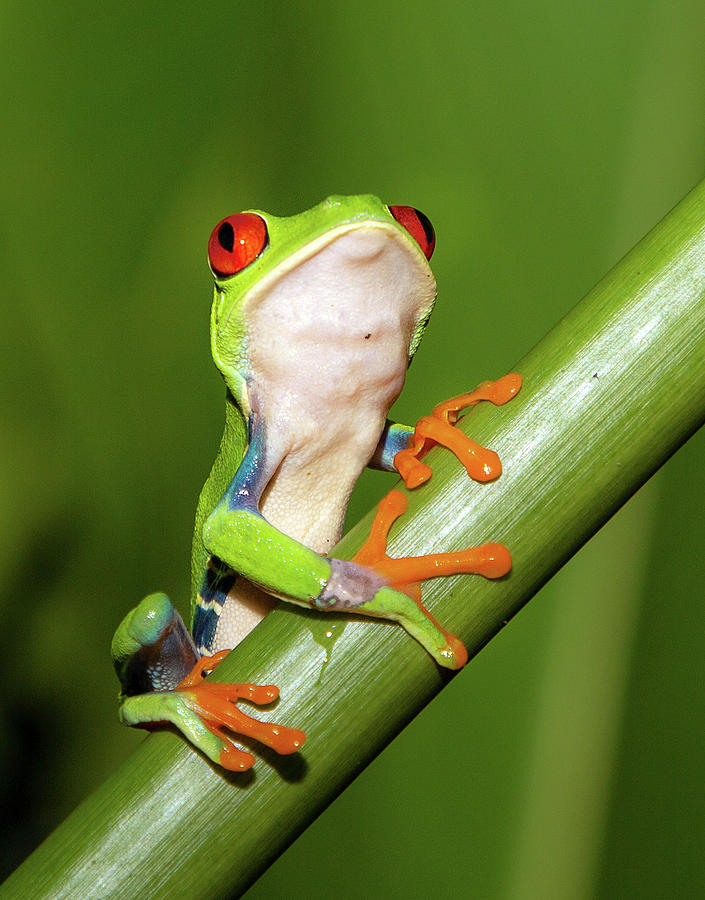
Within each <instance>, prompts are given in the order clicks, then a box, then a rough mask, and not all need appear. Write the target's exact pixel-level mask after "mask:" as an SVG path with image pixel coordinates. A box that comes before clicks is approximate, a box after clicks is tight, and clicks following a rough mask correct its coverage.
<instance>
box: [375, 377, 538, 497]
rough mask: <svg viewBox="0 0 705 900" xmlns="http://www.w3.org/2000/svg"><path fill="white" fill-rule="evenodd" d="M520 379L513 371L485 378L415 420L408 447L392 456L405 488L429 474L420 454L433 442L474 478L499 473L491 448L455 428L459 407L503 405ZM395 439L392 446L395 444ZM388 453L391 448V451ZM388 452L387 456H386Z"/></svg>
mask: <svg viewBox="0 0 705 900" xmlns="http://www.w3.org/2000/svg"><path fill="white" fill-rule="evenodd" d="M521 383H522V378H521V375H518V374H517V373H516V372H511V373H510V374H509V375H504V376H503V377H502V378H499V379H498V380H497V381H485V382H483V383H482V384H481V385H480V386H479V387H478V388H476V389H475V390H474V391H470V392H469V393H466V394H460V396H458V397H453V398H452V399H451V400H446V401H444V402H443V403H439V404H438V405H437V406H436V407H435V408H434V410H433V412H432V413H431V415H430V416H424V417H423V418H422V419H419V421H418V422H417V423H416V426H415V428H414V429H413V433H412V434H411V435H410V436H409V439H408V446H406V447H405V448H404V449H400V450H399V452H398V453H396V455H395V456H394V460H393V465H394V468H395V469H396V470H397V471H398V472H399V474H400V475H401V477H402V478H403V479H404V483H405V484H406V486H407V487H408V488H415V487H418V486H419V485H420V484H423V483H424V482H425V481H428V479H429V478H430V477H431V469H430V468H429V466H427V465H426V464H425V463H423V462H421V460H420V458H419V457H420V456H422V455H423V454H424V453H426V452H427V451H428V450H429V449H430V448H431V447H432V446H433V445H434V444H441V445H442V446H444V447H446V448H447V449H448V450H450V451H451V452H452V453H454V454H455V455H456V456H457V458H458V459H459V460H460V462H461V463H462V464H463V466H464V467H465V470H466V471H467V473H468V475H469V476H470V477H471V478H472V479H474V480H475V481H493V480H494V479H495V478H498V477H499V476H500V475H501V474H502V464H501V462H500V460H499V456H497V454H496V453H495V452H494V450H488V449H487V448H486V447H482V446H481V445H480V444H478V443H477V442H476V441H473V440H472V439H471V438H469V437H467V435H465V434H463V432H462V431H461V430H460V429H459V428H456V425H455V423H456V422H457V420H458V416H459V415H460V413H461V412H462V410H464V409H467V408H468V407H471V406H476V405H477V404H478V403H480V402H482V401H487V402H489V403H493V404H494V405H495V406H502V405H503V404H505V403H508V402H509V401H510V400H512V399H513V398H514V397H515V396H516V395H517V393H518V392H519V390H520V389H521ZM398 443H399V441H398V440H397V441H396V443H395V444H394V446H398ZM389 453H391V450H390V452H389ZM389 453H388V454H387V455H389Z"/></svg>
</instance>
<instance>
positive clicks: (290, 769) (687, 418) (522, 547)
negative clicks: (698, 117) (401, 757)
mask: <svg viewBox="0 0 705 900" xmlns="http://www.w3.org/2000/svg"><path fill="white" fill-rule="evenodd" d="M516 369H517V371H519V372H520V373H521V374H522V375H523V376H524V387H523V389H522V391H521V393H520V395H519V396H518V397H517V398H516V399H515V400H513V401H512V402H511V403H510V404H508V405H507V406H505V407H502V408H498V409H496V408H493V407H490V406H489V405H487V404H483V405H482V406H481V407H478V408H477V409H476V410H474V411H473V412H472V414H470V415H468V417H467V418H466V419H465V421H464V428H465V430H467V431H468V432H469V433H471V434H472V436H473V437H474V438H475V439H477V440H479V441H480V442H482V443H484V444H485V445H487V446H491V447H493V448H494V449H496V450H497V451H498V452H499V454H500V457H501V458H502V461H503V465H504V474H503V475H502V477H501V478H500V479H499V480H498V481H497V482H495V483H493V484H489V485H479V484H474V483H471V482H469V480H468V479H467V476H466V475H465V473H464V471H463V470H462V469H460V467H459V465H458V464H457V462H456V461H455V460H454V459H453V458H452V457H451V456H450V454H449V453H448V452H447V451H443V450H438V449H436V450H434V451H432V453H431V454H429V456H428V457H427V458H426V461H427V462H429V463H430V464H431V466H432V467H433V469H434V476H433V478H432V480H431V482H430V483H429V485H427V486H425V487H423V488H421V489H419V490H418V491H416V492H415V493H413V494H412V495H411V499H410V507H409V512H408V514H407V515H405V516H404V517H403V518H402V520H401V521H400V522H399V523H397V526H396V527H395V529H394V530H393V532H392V541H391V544H390V552H391V555H393V556H401V555H416V554H419V553H423V552H431V551H432V550H437V549H444V550H448V549H454V548H459V547H464V546H469V545H472V544H478V543H483V542H484V541H487V540H497V541H502V542H504V543H506V544H507V545H508V546H509V548H510V549H511V551H512V555H513V558H514V568H513V571H512V573H511V575H510V576H509V577H507V578H505V579H503V580H501V581H499V582H489V581H485V580H484V579H482V578H479V577H472V578H471V577H467V576H459V577H455V578H451V579H436V580H435V581H434V582H431V583H429V584H427V585H426V586H425V593H424V597H425V600H426V602H427V603H428V604H429V605H430V606H431V608H432V609H433V612H434V613H435V615H436V616H437V617H438V618H439V620H440V621H441V622H443V624H444V625H446V627H448V628H450V629H451V630H453V631H455V632H456V633H458V634H459V635H460V636H461V637H462V638H463V640H464V641H465V642H466V644H467V646H468V649H469V651H470V653H471V655H472V654H474V653H476V652H477V651H478V650H479V649H480V648H481V647H482V646H483V645H484V644H485V643H486V642H487V641H489V640H490V638H491V637H492V636H493V635H494V634H495V633H496V632H497V631H498V630H499V629H500V628H501V627H502V626H503V625H504V624H506V622H507V621H508V620H509V619H510V618H511V617H512V616H513V615H514V614H515V613H516V612H517V611H518V610H519V609H520V608H521V606H522V605H523V604H524V603H526V602H527V600H528V599H529V598H530V597H531V596H532V595H533V594H534V593H535V592H536V591H537V590H538V589H539V588H540V587H541V585H542V584H544V583H545V582H546V581H547V579H549V578H550V577H551V575H553V573H554V572H556V570H557V569H558V568H559V567H560V566H561V565H562V564H563V563H564V562H565V561H566V560H567V559H568V558H569V557H570V556H571V555H572V554H573V553H575V552H576V551H577V550H578V548H579V547H580V546H581V545H582V544H583V543H584V542H585V541H587V540H588V539H589V538H590V536H591V535H592V534H594V533H595V531H596V530H597V529H599V528H600V526H601V525H602V524H603V523H604V522H605V521H606V520H607V519H608V518H609V517H610V516H611V515H612V514H613V513H614V511H615V510H616V509H618V507H619V506H620V505H621V504H622V503H624V501H625V500H626V499H627V498H628V497H629V496H630V495H631V494H633V493H634V492H635V491H636V490H637V489H638V488H639V486H640V485H641V484H642V483H643V482H644V481H645V480H646V479H648V478H649V476H650V475H651V474H652V473H653V472H654V471H656V469H657V468H658V467H659V466H660V465H661V464H662V463H663V462H664V461H665V460H666V459H667V458H668V457H669V456H670V455H671V454H672V453H673V452H674V450H676V449H677V448H678V447H679V446H680V445H681V444H682V443H684V442H685V441H686V440H687V439H688V437H689V436H690V435H691V434H692V433H693V432H694V431H695V430H696V429H697V428H698V427H699V426H700V425H701V424H702V422H703V420H704V419H705V183H703V184H701V185H700V186H698V187H697V188H696V189H695V190H694V191H692V192H691V193H690V194H689V195H688V196H687V197H686V198H685V199H684V200H683V201H682V202H681V203H680V204H679V205H678V206H677V207H676V208H675V209H674V210H673V211H672V212H671V213H670V214H669V215H668V216H667V217H666V218H665V219H664V220H663V222H661V223H660V224H659V225H658V226H657V227H656V228H655V229H654V230H653V231H652V232H651V233H650V234H648V235H647V236H646V237H645V238H644V239H643V240H642V241H641V242H640V243H639V244H638V245H637V246H636V247H635V248H634V249H633V250H632V251H631V252H630V253H629V254H628V256H626V257H625V258H624V259H623V260H622V261H621V262H620V263H619V264H618V265H617V266H615V268H614V269H613V270H612V271H611V272H609V273H608V274H607V275H606V276H605V277H604V278H603V279H602V281H601V282H600V283H599V284H598V285H597V286H596V287H595V288H594V289H593V290H592V291H591V292H590V293H589V294H588V296H587V297H586V298H585V299H584V300H583V301H582V302H581V303H580V304H579V305H578V306H577V307H575V309H573V310H572V311H571V312H570V313H569V314H568V315H567V316H566V317H565V318H564V319H563V320H562V321H561V322H560V323H559V324H558V325H557V326H556V327H555V328H554V329H553V331H551V332H550V334H548V335H547V336H546V337H545V338H544V340H542V341H541V342H540V344H538V345H537V346H536V347H535V348H534V349H533V350H532V351H531V352H530V353H529V354H528V355H527V356H526V357H525V358H524V359H523V360H521V361H520V362H519V363H518V364H517V367H516ZM498 374H500V373H498ZM369 523H370V518H369V517H368V518H367V519H365V521H363V522H362V523H360V525H358V526H357V527H356V528H355V529H354V530H353V531H352V532H351V533H350V534H349V535H348V536H346V538H345V539H344V540H343V541H342V542H341V545H340V546H339V548H338V550H337V551H336V555H341V556H350V555H351V554H352V553H353V552H354V551H355V550H356V549H357V548H358V547H359V545H360V543H361V542H362V540H363V538H364V536H365V535H366V533H367V530H368V528H369ZM344 622H345V620H344V619H342V618H335V617H333V616H327V617H326V616H323V615H320V614H314V613H306V612H301V611H299V610H294V609H291V608H288V607H286V605H283V604H280V606H279V607H278V608H277V609H276V610H275V611H274V613H272V614H271V615H270V616H269V617H268V618H267V619H266V620H265V621H264V622H263V623H262V624H261V625H260V626H259V627H258V628H257V629H256V630H255V631H254V632H253V633H252V635H250V637H248V638H247V639H246V640H245V641H244V642H243V643H242V644H241V645H240V646H239V647H238V649H237V652H236V653H233V654H231V656H230V657H229V658H228V659H227V660H226V662H225V663H224V664H223V665H222V667H221V668H220V669H219V670H218V675H219V677H220V678H221V679H225V680H238V681H259V682H261V683H269V682H273V683H275V684H278V685H279V686H280V688H281V691H282V700H281V702H280V703H279V706H278V708H277V709H276V712H275V713H273V714H269V715H270V717H271V718H274V719H276V720H278V721H281V722H283V723H284V724H290V725H293V726H296V727H300V728H303V729H304V730H305V731H306V732H307V734H308V741H307V743H306V746H305V748H304V750H303V752H302V753H301V754H299V755H298V756H295V757H287V758H278V757H276V756H275V755H274V754H271V753H269V752H260V751H259V750H255V752H256V753H257V754H258V756H259V758H258V761H257V763H256V765H255V769H254V770H253V771H252V772H250V773H249V774H246V775H240V776H226V775H223V773H222V772H220V771H217V770H216V769H214V768H212V767H211V766H210V765H209V764H207V763H206V762H205V761H204V760H203V759H202V758H201V757H200V756H199V755H197V754H196V753H195V752H194V751H193V750H191V749H190V748H189V747H187V746H186V745H185V743H184V742H183V741H182V740H181V739H179V738H178V737H176V736H175V735H173V734H171V733H168V732H163V733H160V734H155V735H153V736H151V737H150V738H149V739H148V740H147V741H145V743H144V744H143V745H141V746H140V747H139V748H138V750H137V751H136V752H135V753H134V754H133V755H132V756H131V757H130V758H129V759H128V760H126V762H125V763H124V764H123V765H122V766H121V768H120V769H119V770H118V771H117V772H115V773H114V775H113V776H112V777H111V778H109V779H108V781H106V783H105V784H104V785H102V786H101V787H100V788H99V789H98V790H97V791H95V793H93V794H92V795H91V796H90V797H88V798H87V799H86V800H85V801H84V802H83V803H82V804H81V805H80V806H79V807H78V808H77V809H76V810H75V811H74V813H73V814H72V815H71V816H69V818H68V819H67V820H66V821H65V822H64V823H63V824H62V825H61V826H60V827H59V828H58V829H57V830H56V831H55V832H54V834H52V835H51V836H50V837H49V838H48V839H47V840H46V841H45V842H44V844H42V845H41V847H39V848H38V850H37V851H35V853H34V854H33V855H32V856H31V857H30V858H29V859H28V860H27V861H26V862H25V864H24V865H23V866H22V867H20V869H18V870H17V872H16V873H15V874H14V875H13V876H11V878H10V880H9V881H8V882H6V888H5V890H6V891H10V892H13V893H12V894H11V895H12V896H33V897H40V896H41V897H43V896H48V895H51V896H52V897H72V898H73V897H82V898H87V897H101V898H104V897H112V896H115V897H132V896H140V897H152V896H171V895H175V896H188V897H192V898H197V897H213V896H229V895H232V894H235V893H238V892H241V891H243V890H244V889H245V888H246V887H247V886H248V885H250V884H251V883H252V881H254V879H255V878H256V877H257V876H258V875H259V874H260V873H261V872H262V871H263V870H264V869H265V868H266V867H267V865H269V864H270V863H271V862H272V861H273V860H274V859H275V858H276V857H277V856H278V855H279V853H281V852H282V850H283V849H284V848H285V847H286V846H287V845H288V844H289V843H290V842H291V841H292V840H293V839H294V838H295V837H296V836H297V835H298V834H299V833H300V832H301V831H302V830H303V829H304V828H305V827H306V826H307V825H308V824H309V823H310V822H311V820H312V819H313V818H314V817H315V816H316V815H318V813H320V812H321V810H322V809H323V808H324V807H325V806H326V805H327V804H328V803H330V802H331V800H332V799H333V798H334V797H335V796H336V795H337V794H338V793H340V791H342V790H343V789H344V788H345V786H346V785H347V784H348V783H349V782H350V781H351V780H352V779H353V778H354V777H355V775H357V773H358V772H359V771H360V770H361V769H362V768H363V767H364V766H365V765H367V763H368V762H370V760H371V759H372V758H373V757H374V756H375V755H376V754H377V753H379V752H380V751H381V750H382V749H383V748H384V746H385V745H386V744H387V743H388V742H389V741H390V740H391V739H392V738H393V737H394V736H395V735H396V734H398V732H399V731H400V730H401V729H402V728H403V727H404V725H406V724H407V723H408V722H409V721H410V719H411V718H412V717H413V716H414V715H415V714H416V713H417V712H418V711H419V710H420V709H421V708H422V707H423V706H424V704H425V703H427V702H428V701H429V700H430V699H431V698H432V697H433V695H434V694H435V693H436V692H437V691H439V690H440V689H441V688H442V687H443V685H444V684H445V683H446V682H447V681H448V678H449V677H450V676H449V675H448V674H447V673H445V672H442V671H441V670H439V669H438V668H437V667H436V666H435V664H434V663H433V662H432V661H431V659H430V658H429V657H428V656H427V655H426V654H425V653H424V652H423V650H421V648H420V647H419V646H418V645H417V644H416V643H415V642H414V641H413V640H412V639H410V638H409V637H408V636H406V635H405V634H404V632H402V630H401V629H400V628H398V627H396V626H394V625H390V624H386V623H378V622H370V621H361V620H356V621H350V622H348V623H347V624H345V627H344V628H343V623H344ZM331 626H335V627H333V628H332V629H331ZM331 630H332V631H333V632H334V635H333V636H332V637H327V636H326V635H327V632H329V631H331ZM335 634H339V635H340V636H339V639H337V640H335ZM116 727H117V726H116ZM438 740H439V741H442V740H444V735H439V736H438ZM331 840H332V841H334V842H335V843H336V844H340V845H342V846H344V845H345V835H332V836H331Z"/></svg>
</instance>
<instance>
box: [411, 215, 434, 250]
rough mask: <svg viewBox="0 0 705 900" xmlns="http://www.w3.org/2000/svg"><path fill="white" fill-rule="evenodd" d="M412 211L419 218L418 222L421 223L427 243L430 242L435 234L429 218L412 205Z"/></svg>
mask: <svg viewBox="0 0 705 900" xmlns="http://www.w3.org/2000/svg"><path fill="white" fill-rule="evenodd" d="M414 212H415V213H416V215H417V216H418V218H419V222H420V223H421V227H422V228H423V232H424V234H425V235H426V240H427V241H428V242H429V244H432V243H433V242H434V240H435V238H436V235H435V232H434V230H433V225H431V220H430V219H429V217H428V216H427V215H425V214H424V213H422V212H421V210H420V209H416V207H414Z"/></svg>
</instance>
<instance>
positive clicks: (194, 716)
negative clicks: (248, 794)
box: [120, 650, 306, 772]
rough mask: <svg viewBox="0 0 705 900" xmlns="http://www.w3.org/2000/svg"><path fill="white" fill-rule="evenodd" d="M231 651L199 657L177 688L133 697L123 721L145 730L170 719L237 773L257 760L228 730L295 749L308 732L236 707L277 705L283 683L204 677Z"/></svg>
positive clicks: (122, 712)
mask: <svg viewBox="0 0 705 900" xmlns="http://www.w3.org/2000/svg"><path fill="white" fill-rule="evenodd" d="M229 652H230V651H229V650H221V651H220V652H219V653H216V654H215V655H214V656H204V657H202V658H201V659H199V660H198V662H197V663H196V665H195V666H194V667H193V669H192V670H191V672H190V673H189V674H188V675H187V676H186V678H184V679H183V681H181V682H180V684H178V685H177V687H176V688H175V689H174V690H173V691H163V692H154V693H149V694H140V695H138V696H134V697H127V698H126V699H125V701H124V703H123V705H122V707H121V708H120V718H121V720H122V721H123V722H124V723H125V724H126V725H136V726H138V727H143V728H151V727H152V726H153V725H155V724H158V723H160V722H170V723H171V724H172V725H175V726H176V727H177V728H178V729H179V731H181V733H182V734H183V735H184V736H185V737H186V738H188V740H190V741H191V743H192V744H194V746H196V747H198V749H199V750H201V751H202V752H203V753H205V754H206V756H207V757H208V758H209V759H211V760H212V761H213V762H214V763H216V764H217V765H220V766H222V767H223V768H225V769H230V770H231V771H233V772H245V771H247V770H248V769H250V768H251V767H252V765H253V764H254V761H255V758H254V756H252V754H251V753H247V752H246V751H244V750H241V749H239V748H238V747H237V746H236V745H235V744H234V743H233V740H232V739H231V737H230V736H229V734H228V732H234V733H236V734H241V735H244V736H246V737H250V738H253V739H254V740H256V741H259V743H261V744H264V745H265V746H267V747H271V748H272V750H274V751H276V752H277V753H279V754H289V753H295V752H296V751H297V750H299V749H300V748H301V747H302V746H303V743H304V741H305V740H306V735H305V734H304V732H303V731H299V730H298V729H295V728H287V727H285V726H284V725H275V724H272V723H270V722H260V721H259V720H258V719H253V718H252V717H251V716H248V715H246V714H245V713H243V712H242V711H241V710H239V709H238V708H237V707H236V706H235V703H236V701H237V700H240V699H242V700H248V701H249V702H250V703H254V704H256V705H257V706H264V705H266V704H269V703H272V702H273V701H274V700H276V699H277V698H278V696H279V689H278V688H277V687H275V686H274V685H272V684H268V685H257V684H221V683H218V682H206V681H205V680H204V678H205V673H206V672H211V671H213V669H215V668H216V666H217V665H218V664H219V663H220V662H222V660H223V659H224V658H225V657H226V656H227V654H228V653H229Z"/></svg>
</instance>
